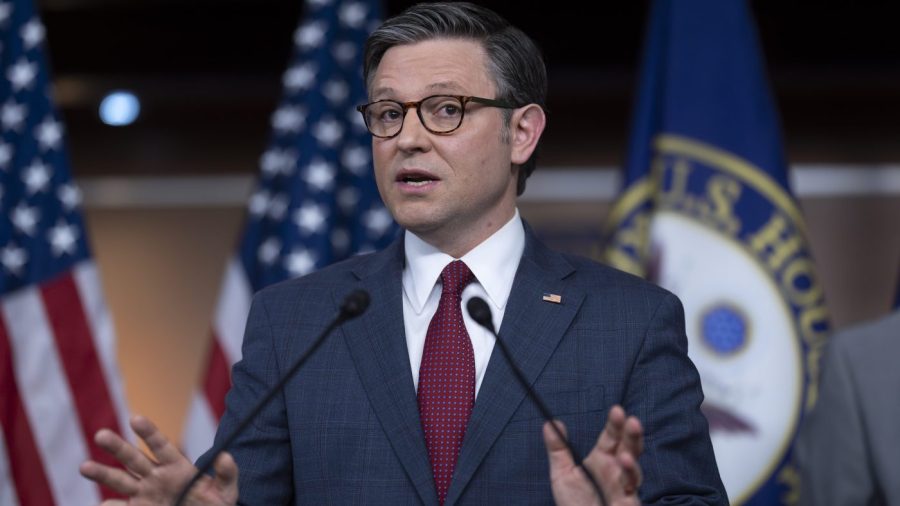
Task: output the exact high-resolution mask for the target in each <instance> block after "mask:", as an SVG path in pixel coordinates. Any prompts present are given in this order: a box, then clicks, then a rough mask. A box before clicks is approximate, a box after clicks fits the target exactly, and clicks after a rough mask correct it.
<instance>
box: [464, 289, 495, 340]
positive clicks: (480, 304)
mask: <svg viewBox="0 0 900 506" xmlns="http://www.w3.org/2000/svg"><path fill="white" fill-rule="evenodd" d="M466 309H467V310H468V311H469V316H471V317H472V319H473V320H475V323H477V324H479V325H481V326H482V327H485V328H487V329H488V330H490V331H491V332H493V331H494V321H493V315H492V314H491V308H490V307H488V304H487V302H485V301H484V299H482V298H481V297H472V298H471V299H469V302H467V303H466Z"/></svg>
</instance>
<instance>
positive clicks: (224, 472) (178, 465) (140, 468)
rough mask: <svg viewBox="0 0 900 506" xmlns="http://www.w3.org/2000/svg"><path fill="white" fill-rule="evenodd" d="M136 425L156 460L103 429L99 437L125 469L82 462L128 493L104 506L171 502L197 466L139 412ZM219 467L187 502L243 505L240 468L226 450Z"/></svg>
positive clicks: (91, 475)
mask: <svg viewBox="0 0 900 506" xmlns="http://www.w3.org/2000/svg"><path fill="white" fill-rule="evenodd" d="M131 428H132V429H134V432H135V433H136V434H137V435H138V436H139V437H140V438H141V439H142V440H143V441H144V443H146V445H147V448H149V449H150V451H151V452H152V453H153V457H155V460H154V459H152V458H150V457H149V456H147V455H145V454H144V452H142V451H141V450H139V449H138V448H137V447H135V446H134V445H132V444H131V443H129V442H127V441H125V440H124V439H122V438H121V437H120V436H119V435H117V434H115V433H114V432H112V431H110V430H107V429H101V430H99V431H97V434H96V435H95V436H94V441H96V443H97V444H98V445H99V446H100V447H101V448H103V449H104V450H105V451H107V452H109V453H110V454H112V455H113V456H114V457H115V458H116V459H117V460H118V461H119V462H121V463H122V465H123V466H124V467H125V469H124V470H123V469H119V468H115V467H110V466H106V465H103V464H100V463H98V462H94V461H91V460H88V461H86V462H84V463H83V464H81V468H80V471H81V474H82V475H83V476H84V477H86V478H88V479H90V480H93V481H95V482H97V483H99V484H101V485H105V486H107V487H109V488H111V489H113V490H115V491H117V492H119V493H121V494H123V495H125V496H126V497H128V499H127V500H109V501H105V502H104V503H103V505H104V506H119V505H126V504H127V505H129V506H171V505H172V503H174V502H175V499H176V498H177V497H178V494H180V493H181V489H182V488H184V486H185V485H186V484H187V483H188V481H190V479H191V478H192V477H193V476H194V473H196V472H197V468H196V467H194V465H193V464H192V463H191V461H190V460H188V459H187V457H185V456H184V454H182V453H181V452H180V451H179V450H178V448H176V447H175V445H173V444H172V443H171V442H170V441H169V440H168V439H167V438H166V437H165V436H164V435H163V434H162V433H161V432H160V431H159V429H157V428H156V425H154V424H153V422H151V421H150V420H148V419H147V418H144V417H141V416H135V417H134V418H132V419H131ZM213 467H214V469H215V471H216V477H215V478H211V477H209V476H204V477H203V478H201V479H200V481H198V482H197V484H196V485H194V487H193V488H192V489H191V493H190V494H189V495H188V496H187V498H186V499H185V501H184V504H185V506H188V505H190V506H206V505H210V506H223V505H228V506H231V505H234V504H237V499H238V486H237V477H238V468H237V464H235V462H234V459H233V458H231V455H229V454H228V453H222V454H221V455H219V457H218V458H217V459H216V462H215V464H214V466H213Z"/></svg>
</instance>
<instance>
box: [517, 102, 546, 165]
mask: <svg viewBox="0 0 900 506" xmlns="http://www.w3.org/2000/svg"><path fill="white" fill-rule="evenodd" d="M546 125H547V115H546V114H544V110H543V109H541V106H539V105H537V104H528V105H526V106H525V107H520V108H519V109H516V111H515V112H514V113H513V115H512V118H510V122H509V134H510V144H511V147H512V153H511V160H510V161H512V163H513V164H515V165H522V164H523V163H525V162H526V161H528V158H529V157H531V154H532V153H534V149H535V148H536V147H537V144H538V141H539V140H540V139H541V134H542V133H544V127H545V126H546Z"/></svg>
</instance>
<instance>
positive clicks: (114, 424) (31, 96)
mask: <svg viewBox="0 0 900 506" xmlns="http://www.w3.org/2000/svg"><path fill="white" fill-rule="evenodd" d="M0 37H2V39H0V72H2V74H0V124H2V139H0V426H2V437H0V504H2V505H23V506H24V505H32V504H33V505H52V504H96V503H98V502H100V501H101V499H102V498H107V497H110V496H111V495H110V494H109V493H108V492H107V491H105V490H103V491H101V489H100V488H98V487H97V485H95V484H93V483H92V482H89V481H88V480H86V479H84V478H82V477H81V476H80V475H79V474H78V465H79V464H80V463H81V462H82V461H84V460H86V459H88V458H90V459H94V460H96V461H98V462H103V463H107V464H110V465H113V461H112V458H111V457H109V456H108V455H107V454H106V453H104V452H103V451H102V450H100V449H99V448H98V447H96V446H95V445H94V444H93V434H94V432H96V431H97V430H98V429H100V428H101V427H107V428H111V429H113V430H115V431H117V432H120V433H121V432H122V431H123V430H125V431H127V430H128V428H127V427H128V425H127V421H128V418H127V410H126V405H125V396H124V392H123V389H122V383H121V381H120V377H119V372H118V369H117V366H116V363H115V358H116V353H115V347H114V336H113V328H112V323H111V320H110V318H109V315H108V313H107V311H106V306H105V304H104V301H103V297H102V294H101V290H100V289H101V286H100V280H99V277H98V274H97V267H96V266H95V265H94V262H93V260H92V259H91V254H90V251H89V249H88V243H87V237H86V233H85V228H84V220H83V219H82V216H81V210H80V202H81V197H80V193H79V191H78V188H77V187H76V186H75V185H74V184H73V182H72V179H71V176H70V174H69V164H68V160H67V158H66V154H65V149H64V145H63V126H62V123H61V122H60V120H59V116H58V114H57V113H56V111H55V109H54V107H53V103H52V101H51V98H50V78H49V75H48V71H47V64H46V59H45V56H44V53H43V41H44V27H43V25H42V24H41V22H40V20H39V19H38V16H37V13H36V12H35V9H34V6H33V5H32V4H31V2H30V1H28V0H15V1H13V2H8V1H0ZM129 437H130V435H129Z"/></svg>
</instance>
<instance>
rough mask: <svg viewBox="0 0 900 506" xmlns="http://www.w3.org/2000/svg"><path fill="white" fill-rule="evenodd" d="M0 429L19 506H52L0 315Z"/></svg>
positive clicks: (47, 484)
mask: <svg viewBox="0 0 900 506" xmlns="http://www.w3.org/2000/svg"><path fill="white" fill-rule="evenodd" d="M0 426H2V427H3V437H4V439H5V440H6V452H7V455H8V456H9V464H10V466H9V467H10V472H11V473H12V481H13V483H14V485H15V489H16V494H17V495H18V498H19V504H20V505H21V506H30V505H38V506H40V505H46V504H53V494H52V493H51V492H50V482H49V481H47V475H46V474H45V473H44V464H43V462H41V456H40V454H39V453H38V449H37V445H36V444H35V440H34V435H33V434H32V433H31V426H30V425H29V424H28V417H27V416H26V415H25V406H24V405H23V404H22V399H21V397H19V388H18V385H16V376H15V373H14V372H13V357H12V349H11V347H10V344H9V335H8V334H7V333H6V323H5V322H4V321H3V316H2V315H0Z"/></svg>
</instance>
